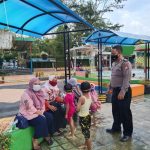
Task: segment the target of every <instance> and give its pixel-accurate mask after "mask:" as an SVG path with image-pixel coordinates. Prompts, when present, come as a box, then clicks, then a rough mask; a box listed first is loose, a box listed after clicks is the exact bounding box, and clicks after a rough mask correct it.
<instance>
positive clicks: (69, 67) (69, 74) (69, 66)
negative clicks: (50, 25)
mask: <svg viewBox="0 0 150 150" xmlns="http://www.w3.org/2000/svg"><path fill="white" fill-rule="evenodd" d="M67 35H68V51H67V55H68V58H67V60H68V63H67V64H68V73H67V76H68V77H69V79H70V77H71V70H70V69H71V65H70V63H71V59H70V36H69V32H68V33H67Z"/></svg>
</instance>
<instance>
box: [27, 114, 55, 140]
mask: <svg viewBox="0 0 150 150" xmlns="http://www.w3.org/2000/svg"><path fill="white" fill-rule="evenodd" d="M44 116H45V117H44ZM44 116H38V117H36V118H34V119H32V120H29V125H31V126H33V128H34V138H35V139H38V138H41V137H48V135H49V134H51V135H52V134H53V133H54V125H53V116H52V114H50V113H48V112H44Z"/></svg>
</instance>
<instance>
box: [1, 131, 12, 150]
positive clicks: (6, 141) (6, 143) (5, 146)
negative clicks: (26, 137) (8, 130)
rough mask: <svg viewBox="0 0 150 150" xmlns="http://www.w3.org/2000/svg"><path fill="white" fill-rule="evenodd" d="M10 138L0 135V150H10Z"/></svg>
mask: <svg viewBox="0 0 150 150" xmlns="http://www.w3.org/2000/svg"><path fill="white" fill-rule="evenodd" d="M10 144H11V136H10V135H9V134H4V133H0V150H10Z"/></svg>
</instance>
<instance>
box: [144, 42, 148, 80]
mask: <svg viewBox="0 0 150 150" xmlns="http://www.w3.org/2000/svg"><path fill="white" fill-rule="evenodd" d="M144 60H145V66H144V67H145V80H147V43H145V50H144Z"/></svg>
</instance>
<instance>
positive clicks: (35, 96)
mask: <svg viewBox="0 0 150 150" xmlns="http://www.w3.org/2000/svg"><path fill="white" fill-rule="evenodd" d="M37 81H39V79H38V78H35V77H34V78H32V79H31V80H30V81H29V87H28V89H27V90H26V93H27V94H28V95H29V97H30V98H31V99H32V100H33V104H34V106H35V108H36V109H40V110H41V109H42V107H43V105H44V98H45V96H44V93H43V91H42V90H40V91H37V92H35V91H33V85H34V83H35V82H37Z"/></svg>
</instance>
